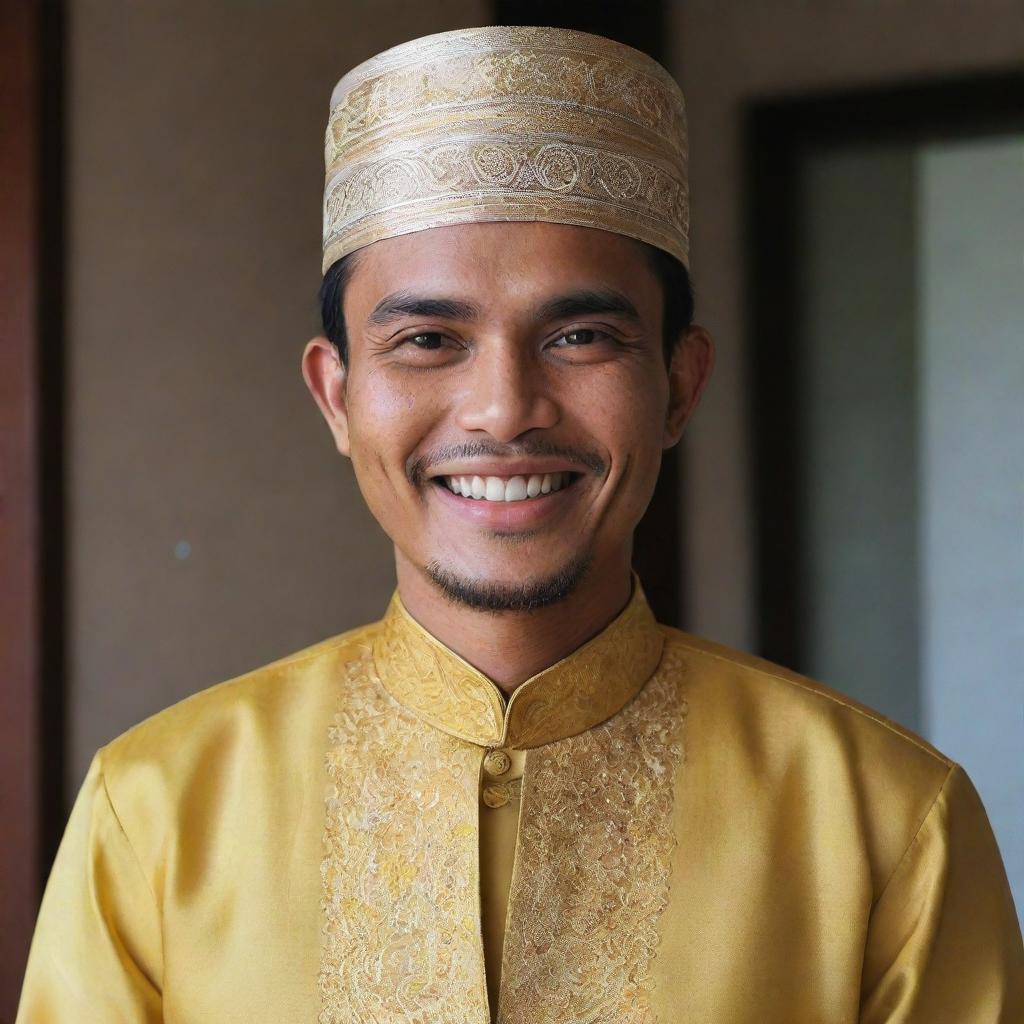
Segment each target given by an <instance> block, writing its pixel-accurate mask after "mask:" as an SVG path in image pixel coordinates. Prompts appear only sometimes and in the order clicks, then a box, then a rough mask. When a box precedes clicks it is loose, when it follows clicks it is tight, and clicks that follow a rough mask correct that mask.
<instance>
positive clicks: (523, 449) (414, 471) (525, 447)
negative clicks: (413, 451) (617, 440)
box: [406, 438, 607, 487]
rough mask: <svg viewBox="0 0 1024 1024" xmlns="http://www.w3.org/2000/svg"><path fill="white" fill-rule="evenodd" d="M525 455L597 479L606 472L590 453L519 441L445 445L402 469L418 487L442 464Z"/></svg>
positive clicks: (558, 445) (600, 462)
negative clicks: (559, 463)
mask: <svg viewBox="0 0 1024 1024" xmlns="http://www.w3.org/2000/svg"><path fill="white" fill-rule="evenodd" d="M529 455H536V456H548V457H555V458H559V459H565V460H566V461H568V462H572V463H573V464H574V465H579V466H586V467H587V469H589V470H590V471H591V472H593V473H596V474H597V475H598V476H604V474H605V471H606V469H607V464H606V463H605V461H604V459H602V458H601V456H600V455H599V454H598V453H597V452H595V451H593V450H592V449H587V448H577V447H575V446H573V445H564V444H556V443H555V442H553V441H545V440H544V439H542V438H537V439H535V440H530V441H523V442H521V443H519V444H497V443H494V442H491V441H467V442H465V443H463V444H451V445H445V446H444V447H442V448H437V449H435V450H434V451H432V452H427V453H425V454H423V455H419V456H417V457H416V458H414V459H411V460H410V461H409V462H408V464H407V466H406V476H408V478H409V480H410V482H411V483H412V484H414V485H415V486H417V487H418V486H419V485H420V484H422V483H423V481H424V480H425V479H426V475H427V473H429V472H430V470H431V468H432V467H433V466H437V465H440V464H441V463H443V462H449V461H455V460H458V459H474V458H484V457H489V458H495V459H511V458H517V457H518V458H523V457H524V456H529Z"/></svg>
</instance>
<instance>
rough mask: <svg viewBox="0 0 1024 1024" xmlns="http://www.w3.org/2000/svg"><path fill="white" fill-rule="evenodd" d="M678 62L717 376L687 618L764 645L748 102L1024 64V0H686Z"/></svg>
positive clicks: (694, 452)
mask: <svg viewBox="0 0 1024 1024" xmlns="http://www.w3.org/2000/svg"><path fill="white" fill-rule="evenodd" d="M673 12H674V29H673V33H672V36H673V40H674V52H673V60H672V67H673V69H674V70H675V72H676V74H677V77H678V78H679V80H680V82H681V84H682V86H683V90H684V92H685V93H686V98H687V104H688V108H689V116H690V143H691V156H690V173H691V188H692V203H693V245H692V263H693V273H694V282H695V286H696V290H697V312H698V317H699V319H700V320H701V321H702V322H703V323H705V324H706V325H707V326H709V327H710V328H711V330H712V332H713V333H714V335H715V337H716V339H717V342H718V365H717V368H716V370H715V378H714V380H713V381H712V385H711V388H710V390H709V392H708V393H707V395H706V397H705V399H704V403H703V405H702V407H701V409H700V410H699V412H698V413H697V416H696V419H695V420H694V422H693V424H692V426H691V428H690V430H689V434H688V437H687V439H686V448H685V451H686V457H687V473H686V485H687V505H686V519H687V524H688V535H687V539H686V544H685V563H684V564H685V565H686V566H687V567H688V573H689V574H688V578H687V587H688V599H687V605H688V608H689V609H690V616H689V619H688V623H687V625H688V627H689V628H691V629H693V630H695V631H696V632H700V633H704V634H706V635H708V636H712V637H715V638H716V639H719V640H722V641H724V642H726V643H732V644H736V645H738V646H741V647H749V646H750V645H751V644H752V642H753V605H752V597H753V595H752V592H751V584H752V564H751V559H752V537H751V530H752V519H751V507H750V486H749V470H750V466H749V453H748V449H747V430H748V423H747V419H746V414H747V407H746V402H745V395H744V391H743V384H742V381H743V373H744V362H743V352H742V345H743V341H744V332H745V330H746V324H745V323H744V319H743V308H742V292H743V281H742V277H741V274H742V266H743V237H742V229H743V225H742V223H741V200H742V196H741V193H740V177H741V173H742V167H741V165H740V149H739V147H740V142H741V137H740V109H741V104H743V103H744V102H745V101H747V100H748V99H751V98H756V97H764V96H771V95H781V94H784V93H788V92H805V91H813V90H815V89H821V88H825V87H842V86H854V85H857V84H861V83H864V84H866V83H881V82H888V81H894V80H897V79H929V78H935V77H940V76H943V75H947V74H952V73H957V72H964V71H968V70H972V69H986V68H992V69H996V68H1008V67H1010V66H1017V67H1019V66H1020V62H1021V60H1022V58H1024V5H1022V4H1021V3H1020V0H971V2H969V3H968V2H963V0H819V2H814V3H811V2H809V0H758V2H753V0H687V2H685V3H677V4H676V5H675V6H674V8H673Z"/></svg>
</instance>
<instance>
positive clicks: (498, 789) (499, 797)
mask: <svg viewBox="0 0 1024 1024" xmlns="http://www.w3.org/2000/svg"><path fill="white" fill-rule="evenodd" d="M511 796H512V794H511V793H510V792H509V788H508V786H506V785H505V784H504V783H499V784H498V785H496V786H484V792H483V801H484V803H485V804H486V805H487V806H488V807H504V806H505V804H507V803H508V802H509V800H510V799H511Z"/></svg>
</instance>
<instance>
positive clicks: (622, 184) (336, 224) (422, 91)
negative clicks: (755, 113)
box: [323, 26, 689, 272]
mask: <svg viewBox="0 0 1024 1024" xmlns="http://www.w3.org/2000/svg"><path fill="white" fill-rule="evenodd" d="M325 163H326V168H327V180H326V186H325V188H324V238H323V242H324V259H323V269H324V271H325V272H326V270H327V268H328V267H329V266H330V265H331V264H332V263H334V262H335V261H336V260H338V259H340V258H341V257H342V256H346V255H348V253H350V252H353V251H355V250H356V249H360V248H362V247H363V246H364V245H369V244H370V243H371V242H376V241H379V240H380V239H382V238H391V237H393V236H395V235H402V234H407V233H409V232H412V231H422V230H425V229H427V228H434V227H443V226H445V225H449V224H466V223H470V222H476V221H550V222H553V223H556V224H575V225H580V226H582V227H589V228H600V229H602V230H604V231H612V232H615V233H616V234H621V235H628V236H629V237H630V238H636V239H639V240H640V241H642V242H648V243H650V244H651V245H654V246H657V247H658V248H659V249H664V250H665V251H666V252H669V253H671V254H672V255H673V256H675V257H677V258H678V259H680V260H681V261H682V262H683V263H684V264H687V265H688V254H689V244H688V234H689V203H688V189H687V154H686V112H685V107H684V104H683V94H682V92H681V91H680V89H679V86H678V85H677V84H676V82H675V81H674V80H673V78H672V77H671V75H669V73H668V72H667V71H666V70H665V69H664V68H663V67H662V66H661V65H660V64H659V63H658V62H657V61H655V60H653V59H652V58H651V57H648V56H647V55H646V54H644V53H641V52H640V51H639V50H634V49H633V48H632V47H629V46H625V45H623V44H622V43H617V42H614V41H612V40H611V39H605V38H603V37H602V36H595V35H591V34H589V33H587V32H576V31H573V30H570V29H558V28H525V27H502V26H490V27H486V28H470V29H459V30H456V31H454V32H440V33H437V34H436V35H430V36H424V37H423V38H421V39H413V40H411V41H410V42H407V43H402V44H401V45H399V46H395V47H393V48H392V49H390V50H385V51H384V52H383V53H379V54H377V56H375V57H371V58H370V59H369V60H367V61H365V62H364V63H362V64H360V65H359V66H358V67H356V68H354V69H353V70H352V71H350V72H349V73H348V74H347V75H345V77H344V78H342V79H341V81H340V82H339V83H338V85H337V86H336V87H335V90H334V94H333V95H332V97H331V113H330V119H329V121H328V125H327V140H326V150H325Z"/></svg>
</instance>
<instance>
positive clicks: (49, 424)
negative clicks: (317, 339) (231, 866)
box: [0, 0, 1024, 1020]
mask: <svg viewBox="0 0 1024 1024" xmlns="http://www.w3.org/2000/svg"><path fill="white" fill-rule="evenodd" d="M513 23H519V24H559V25H567V26H571V27H577V28H583V29H587V30H590V31H597V32H600V33H602V34H605V35H609V36H612V37H614V38H618V39H620V40H622V41H624V42H627V43H630V44H631V45H634V46H637V47H639V48H641V49H644V50H646V51H647V52H649V53H651V54H652V55H653V56H655V57H656V58H658V59H659V60H661V61H662V62H663V63H664V64H665V65H666V66H667V67H668V68H669V69H670V70H671V71H672V72H673V73H674V74H675V76H676V77H677V78H678V80H679V81H680V83H681V85H682V87H683V90H684V92H685V94H686V98H687V104H688V108H689V118H690V145H691V202H692V269H693V277H694V284H695V289H696V295H697V314H698V319H699V320H700V322H702V323H703V324H705V325H706V326H708V327H709V328H710V329H711V331H712V333H713V335H714V336H715V338H716V341H717V345H718V364H717V368H716V371H715V375H714V379H713V381H712V383H711V386H710V389H709V391H708V393H707V395H706V397H705V399H704V402H703V404H702V406H701V408H700V409H699V411H698V413H697V416H696V418H695V420H694V422H693V424H692V426H691V427H690V428H689V431H688V433H687V436H686V438H685V440H684V443H683V445H682V447H681V450H680V451H679V452H678V453H674V454H673V457H672V458H671V459H669V460H667V461H666V465H665V469H664V472H663V477H662V480H661V482H660V484H659V490H658V493H657V495H656V497H655V500H654V502H653V503H652V508H651V510H650V512H649V514H648V517H647V519H646V520H645V522H644V524H643V526H642V529H641V531H640V535H639V538H638V552H637V567H638V569H639V571H640V573H641V576H642V577H643V578H644V580H645V582H647V583H648V589H649V590H650V591H651V596H652V599H653V602H654V603H655V606H656V610H657V611H658V613H659V617H661V618H662V619H663V621H668V622H671V623H673V624H675V625H679V626H681V627H683V628H685V629H687V630H690V631H691V632H696V633H700V634H703V635H705V636H708V637H712V638H714V639H716V640H719V641H721V642H724V643H727V644H731V645H733V646H736V647H740V648H743V649H745V650H749V651H753V652H755V653H758V654H761V655H764V656H767V657H769V658H772V659H773V660H777V661H780V662H782V663H784V664H786V665H788V666H790V667H793V668H796V669H797V670H800V671H803V672H805V673H808V674H810V675H812V676H815V677H816V678H819V679H822V680H823V681H825V682H827V683H829V684H830V685H832V686H834V687H836V688H837V689H840V690H842V691H844V692H846V693H848V694H850V695H852V696H854V697H856V698H858V699H861V700H863V701H866V702H867V703H869V704H871V705H873V706H874V707H876V708H878V709H879V710H881V711H883V712H884V713H885V714H888V715H890V716H891V717H893V718H895V719H896V720H897V721H899V722H901V723H903V724H905V725H907V726H908V727H910V728H912V729H914V730H916V731H918V732H920V733H922V734H923V735H924V736H925V737H926V738H928V739H929V740H931V741H932V742H933V743H935V744H936V745H937V746H939V747H940V748H941V749H942V750H943V751H944V752H945V753H947V754H948V755H950V756H951V757H953V758H955V759H957V760H959V761H960V762H962V763H963V764H964V765H965V767H966V768H967V770H968V772H969V773H970V774H971V776H972V778H973V779H974V780H975V783H976V785H977V787H978V789H979V791H980V792H981V795H982V797H983V799H984V801H985V804H986V807H987V809H988V811H989V814H990V817H991V818H992V821H993V825H994V827H995V830H996V833H997V837H998V839H999V841H1000V845H1001V848H1002V852H1003V856H1004V859H1005V861H1006V866H1007V870H1008V872H1009V874H1010V876H1011V882H1012V884H1013V887H1014V892H1015V898H1016V901H1017V906H1018V909H1020V908H1021V907H1022V904H1024V768H1022V767H1021V761H1022V754H1024V669H1022V667H1021V666H1022V664H1024V531H1022V522H1024V401H1022V395H1024V343H1022V339H1024V187H1022V185H1024V7H1022V5H1021V4H1020V3H1019V0H973V2H972V3H971V4H964V3H960V2H954V0H888V2H880V0H824V2H820V3H809V2H804V0H762V2H757V3H753V2H750V0H747V2H740V0H678V2H675V0H663V2H660V3H653V2H634V3H630V4H621V5H620V4H616V3H606V4H598V3H562V4H559V3H544V4H537V3H512V2H504V0H491V2H484V0H434V2H432V3H429V4H425V3H421V2H405V0H373V2H370V0H331V2H327V0H287V2H286V0H212V2H211V0H160V2H157V0H153V2H145V3H139V2H133V0H67V2H66V3H63V4H58V3H44V4H41V5H33V4H28V3H24V2H17V0H9V2H7V3H4V4H3V5H2V14H0V26H2V37H0V132H2V135H0V145H2V155H0V161H2V163H0V181H2V182H3V185H4V187H3V190H2V192H3V195H2V196H0V252H2V254H3V256H2V264H0V271H2V273H0V339H2V349H0V454H2V463H0V471H2V477H0V558H2V562H0V571H2V578H0V640H2V646H0V829H2V830H3V836H4V842H3V846H4V853H3V856H2V860H0V1020H2V1019H8V1018H12V1017H13V1012H14V1005H15V1001H16V997H17V992H18V989H19V986H20V979H21V973H22V970H23V965H24V957H25V953H26V950H27V944H28V940H29V937H30V934H31V928H32V924H33V921H34V916H35V911H36V907H37V904H38V899H39V896H40V893H41V887H42V885H43V883H44V881H45V878H46V874H47V872H48V870H49V865H50V862H51V860H52V857H53V853H54V851H55V848H56V843H57V842H58V841H59V837H60V834H61V831H62V829H63V826H64V822H65V820H66V815H67V811H68V808H69V806H70V801H71V800H72V799H73V797H74V794H75V792H76V790H77V788H78V786H79V784H80V782H81V779H82V777H83V775H84V772H85V768H86V766H87V764H88V761H89V759H90V758H91V756H92V754H93V752H94V751H95V750H96V748H97V747H99V746H101V745H102V744H104V743H105V742H107V741H108V740H110V739H111V738H112V737H114V736H115V735H117V734H118V733H120V732H122V731H123V730H124V729H126V728H127V727H129V726H130V725H132V724H134V723H136V722H138V721H139V720H140V719H142V718H144V717H146V716H147V715H150V714H152V713H154V712H156V711H158V710H159V709H161V708H163V707H165V706H167V705H168V704H170V703H172V702H174V701H177V700H179V699H181V698H183V697H185V696H187V695H188V694H190V693H193V692H195V691H196V690H199V689H202V688H204V687H206V686H209V685H211V684H213V683H216V682H218V681H220V680H222V679H226V678H228V677H231V676H234V675H237V674H239V673H242V672H244V671H247V670H248V669H251V668H254V667H256V666H258V665H260V664H263V663H266V662H268V661H270V660H273V659H275V658H278V657H281V656H283V655H285V654H287V653H290V652H292V651H294V650H296V649H299V648H301V647H303V646H306V645H308V644H311V643H314V642H316V641H318V640H320V639H323V638H325V637H327V636H330V635H332V634H335V633H338V632H341V631H343V630H345V629H348V628H350V627H352V626H355V625H358V624H360V623H363V622H367V621H369V620H371V619H375V618H377V617H379V616H380V614H381V613H382V612H383V610H384V607H385V604H386V602H387V599H388V597H389V595H390V593H391V590H392V588H393V586H394V576H393V567H392V555H391V549H390V544H389V542H388V541H387V539H386V537H385V536H384V535H383V534H382V533H381V531H380V530H379V528H378V527H377V525H376V524H375V522H374V521H373V520H372V519H371V517H370V516H369V514H368V512H367V511H366V510H365V508H364V506H363V504H362V502H361V499H360V497H359V494H358V490H357V488H356V486H355V482H354V478H353V475H352V473H351V470H350V468H349V466H348V464H347V462H346V461H345V460H343V459H341V458H340V457H339V456H338V455H337V454H336V452H335V451H334V449H333V446H332V444H331V441H330V437H329V434H328V432H327V429H326V427H324V426H323V424H322V422H321V420H320V417H319V414H318V413H317V411H316V409H315V407H314V405H313V403H312V401H311V400H310V399H309V397H308V395H307V393H306V391H305V388H304V385H303V383H302V380H301V377H300V373H299V358H300V354H301V351H302V347H303V344H304V343H305V341H306V340H307V339H308V338H309V337H310V336H312V335H313V334H315V333H318V331H319V320H318V309H317V303H316V291H317V287H318V285H319V280H320V237H319V232H320V198H321V189H322V174H323V164H322V161H323V134H324V129H325V125H326V118H327V103H328V98H329V96H330V93H331V89H332V87H333V85H334V83H335V82H336V81H337V79H338V78H339V77H340V76H341V75H342V74H343V73H344V72H345V71H346V70H347V69H349V68H350V67H352V66H353V65H354V64H356V63H358V62H359V61H361V60H363V59H365V58H366V57H369V56H370V55H372V54H374V53H376V52H378V51H380V50H381V49H384V48H386V47H388V46H391V45H394V44H396V43H399V42H402V41H404V40H407V39H410V38H413V37H416V36H419V35H424V34H426V33H430V32H437V31H443V30H446V29H451V28H458V27H464V26H470V25H482V24H513Z"/></svg>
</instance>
